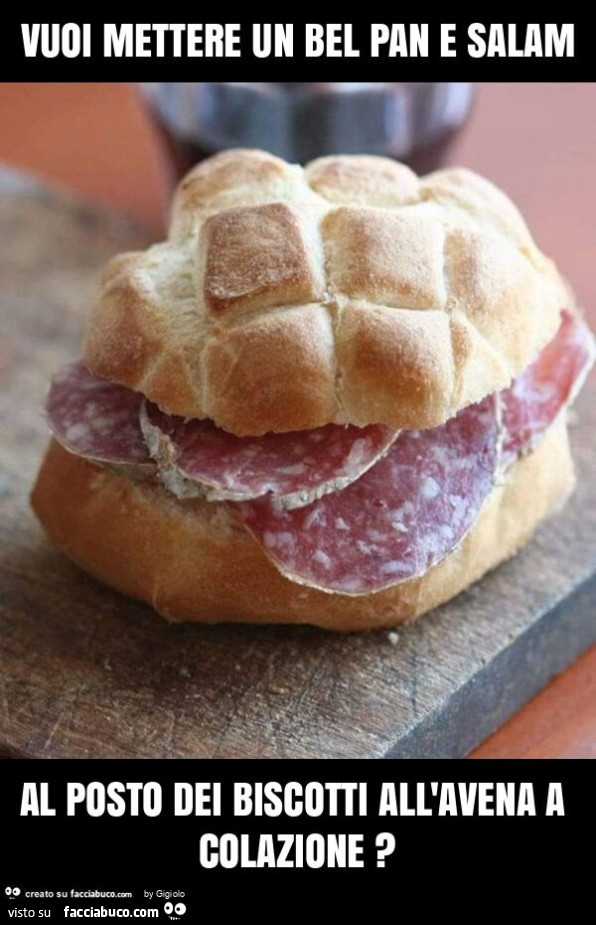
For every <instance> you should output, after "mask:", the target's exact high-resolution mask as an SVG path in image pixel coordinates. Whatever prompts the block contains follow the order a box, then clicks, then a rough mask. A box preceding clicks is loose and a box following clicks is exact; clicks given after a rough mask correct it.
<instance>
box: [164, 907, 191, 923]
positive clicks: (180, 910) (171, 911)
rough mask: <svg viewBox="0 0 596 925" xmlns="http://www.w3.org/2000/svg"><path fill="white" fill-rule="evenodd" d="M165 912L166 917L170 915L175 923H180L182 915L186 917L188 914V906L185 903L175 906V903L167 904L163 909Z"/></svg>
mask: <svg viewBox="0 0 596 925" xmlns="http://www.w3.org/2000/svg"><path fill="white" fill-rule="evenodd" d="M163 911H164V912H165V914H166V915H169V916H170V918H171V919H172V921H173V922H176V921H178V919H179V918H180V916H181V915H184V913H185V912H186V906H185V905H184V903H176V905H175V906H174V904H173V903H166V904H165V906H164V907H163Z"/></svg>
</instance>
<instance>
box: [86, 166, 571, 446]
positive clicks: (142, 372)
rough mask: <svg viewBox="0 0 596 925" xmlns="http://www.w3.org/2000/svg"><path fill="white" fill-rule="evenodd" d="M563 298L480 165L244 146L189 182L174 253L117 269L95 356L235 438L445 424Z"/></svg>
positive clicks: (541, 330) (157, 250)
mask: <svg viewBox="0 0 596 925" xmlns="http://www.w3.org/2000/svg"><path fill="white" fill-rule="evenodd" d="M566 303H569V293H568V292H567V291H566V288H565V285H564V283H563V282H562V280H561V278H560V277H559V275H558V273H557V272H556V270H555V268H554V266H553V264H552V263H551V262H550V261H548V260H547V259H546V258H545V257H543V256H542V254H541V253H540V252H539V251H538V249H537V248H536V246H535V244H534V243H533V241H532V238H531V237H530V234H529V232H528V230H527V228H526V226H525V224H524V221H523V219H522V218H521V216H520V215H519V213H518V211H517V210H516V208H515V207H514V206H513V205H512V203H511V202H510V201H509V200H508V199H507V197H506V196H505V195H504V194H503V193H501V192H500V191H499V190H497V189H496V188H495V187H494V186H492V185H491V184H490V183H488V182H487V181H486V180H483V179H481V178H480V177H478V176H476V175H475V174H473V173H471V172H469V171H467V170H461V169H448V170H441V171H438V172H436V173H433V174H430V175H429V176H426V177H423V178H420V179H419V178H418V177H417V176H416V175H415V174H414V173H413V172H412V171H411V170H410V169H409V168H408V167H405V166H403V165H401V164H397V163H395V162H394V161H391V160H388V159H386V158H377V157H327V158H322V159H319V160H316V161H313V162H312V163H311V164H309V165H307V167H306V168H304V169H303V168H301V167H299V166H293V165H289V164H287V163H285V162H284V161H282V160H280V159H279V158H276V157H273V156H272V155H270V154H266V153H264V152H259V151H245V150H235V151H228V152H225V153H223V154H220V155H217V156H216V157H213V158H210V159H209V160H207V161H205V162H203V163H202V164H200V165H199V166H197V167H196V168H195V169H194V170H192V171H191V172H190V173H189V174H188V176H187V177H186V178H185V179H184V180H183V181H182V183H181V184H180V187H179V189H178V193H177V195H176V199H175V204H174V210H173V219H172V225H171V230H170V237H169V239H168V240H167V241H166V242H165V243H162V244H157V245H155V246H154V247H152V248H150V249H149V250H148V251H146V252H143V253H134V254H125V255H122V256H120V257H117V258H116V259H115V260H114V261H112V263H111V264H110V265H109V267H108V269H107V271H106V274H105V278H104V282H103V289H102V292H101V295H100V298H99V300H98V303H97V305H96V306H95V309H94V311H93V315H92V319H91V324H90V326H89V330H88V333H87V337H86V341H85V349H84V357H85V361H86V363H87V365H88V366H89V368H90V369H91V370H92V371H93V372H95V373H96V374H97V375H99V376H102V377H105V378H107V379H110V380H112V381H114V382H119V383H122V384H123V385H126V386H129V387H130V388H132V389H135V390H137V391H140V392H142V393H143V394H144V395H145V396H147V397H148V398H149V399H151V400H152V401H154V402H156V403H157V404H158V405H160V407H161V408H162V409H163V410H164V411H167V412H169V413H170V414H178V415H183V416H185V417H189V418H211V419H213V420H214V421H215V422H216V424H218V425H219V426H220V427H222V428H224V429H226V430H229V431H231V432H233V433H235V434H238V435H249V434H253V435H258V434H262V433H265V432H266V431H270V430H273V431H295V430H303V429H309V428H314V427H318V426H321V425H324V424H326V423H329V422H334V423H340V424H341V423H352V424H356V425H359V426H363V425H366V424H370V423H376V422H382V423H384V424H387V425H389V426H391V427H395V428H408V429H417V428H429V427H435V426H437V425H439V424H442V423H443V422H445V421H446V420H447V419H448V418H450V417H452V416H453V415H454V414H455V413H456V412H457V411H459V410H460V409H462V408H464V407H466V406H467V405H469V404H470V403H472V402H475V401H478V400H479V399H481V398H483V397H484V396H485V395H487V394H489V393H493V392H495V391H497V390H499V389H502V388H504V387H506V386H508V385H509V383H510V382H511V379H512V377H513V376H515V375H517V374H518V373H519V372H520V371H521V370H522V369H524V368H525V367H526V366H527V365H528V364H529V363H530V362H531V361H532V360H533V358H534V357H535V356H536V355H537V354H538V352H539V351H540V349H541V348H542V347H543V346H544V345H545V344H546V343H547V342H548V341H549V340H550V339H551V338H552V336H553V335H554V333H555V331H556V329H557V327H558V324H559V318H560V310H561V308H562V306H564V305H565V304H566Z"/></svg>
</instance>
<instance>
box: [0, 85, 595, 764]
mask: <svg viewBox="0 0 596 925" xmlns="http://www.w3.org/2000/svg"><path fill="white" fill-rule="evenodd" d="M0 125H1V131H0V159H2V160H5V161H8V162H9V163H12V164H15V165H17V166H20V167H24V168H28V169H30V170H32V171H34V172H36V173H38V174H40V175H42V176H44V177H47V178H50V179H52V180H55V181H58V182H60V183H62V184H65V185H67V186H69V187H72V188H74V189H76V190H78V191H79V192H81V193H82V194H83V195H85V196H86V197H89V198H92V199H96V200H98V201H103V202H110V203H112V204H113V205H115V206H117V207H118V208H119V209H121V210H123V211H125V212H127V213H128V214H130V215H131V216H133V217H134V218H137V219H138V220H139V221H142V222H144V223H146V224H148V225H149V226H150V227H151V229H152V230H153V231H154V232H155V235H156V237H157V236H159V234H160V233H161V231H162V229H163V221H164V215H165V202H166V184H165V179H164V170H163V161H162V158H161V155H160V151H159V146H158V144H157V141H156V138H155V137H154V135H153V133H152V130H151V127H150V125H149V122H148V120H147V118H146V116H145V113H144V112H143V109H142V107H141V105H140V103H139V101H138V98H137V96H136V93H135V91H134V89H133V88H131V87H130V86H127V85H125V84H97V83H95V84H77V83H71V84H49V83H48V84H0ZM452 159H453V160H456V161H457V162H458V163H462V164H465V165H466V166H468V167H472V168H474V169H476V170H478V171H480V172H481V173H484V174H485V175H487V176H488V177H490V179H492V180H494V181H495V182H496V183H498V184H499V185H500V186H502V187H503V188H504V189H505V190H506V192H508V193H509V194H510V195H511V196H512V198H513V199H514V200H515V201H516V202H517V203H518V205H519V206H520V207H521V209H522V211H523V213H524V215H525V217H526V219H527V221H528V223H529V225H530V227H531V228H532V230H533V231H534V234H535V237H536V240H537V242H538V244H539V245H540V246H541V247H542V248H543V250H545V251H546V253H548V254H550V255H552V256H554V257H555V258H556V260H557V263H558V264H559V266H560V267H561V268H562V270H563V272H564V273H565V274H566V275H567V276H568V277H569V279H570V280H572V281H573V286H574V289H575V291H576V293H577V295H578V299H579V301H580V302H581V304H582V305H583V306H584V307H585V309H586V313H587V315H588V318H589V319H590V320H591V323H592V326H593V327H594V328H596V271H595V266H594V264H595V259H596V250H595V243H596V180H595V175H596V84H488V85H483V86H480V87H479V89H478V96H477V101H476V105H475V108H474V111H473V114H472V117H471V119H470V122H469V124H468V126H467V127H466V129H465V130H464V132H463V133H462V135H461V136H460V138H459V140H458V142H457V147H456V149H455V151H454V155H453V158H452ZM594 619H596V614H595V615H594ZM472 757H474V758H549V757H555V758H596V648H593V649H591V650H590V651H589V652H588V653H586V654H585V655H584V656H583V657H582V658H581V659H580V660H579V661H578V662H576V664H575V665H574V666H572V667H571V668H569V669H568V670H567V671H566V672H564V673H563V674H562V675H560V676H559V677H558V678H556V679H555V680H554V681H552V682H551V683H550V684H549V685H548V687H547V688H546V689H545V690H544V691H542V693H540V694H539V695H538V696H537V697H535V698H534V700H532V701H531V702H530V703H529V704H528V705H526V706H525V707H524V708H523V709H522V710H521V711H520V712H519V713H517V714H516V716H514V717H513V718H512V719H511V720H509V722H507V723H506V724H505V725H504V726H503V727H502V728H501V729H500V730H499V731H498V732H496V733H495V734H494V735H493V736H491V737H490V738H489V739H488V740H487V741H486V742H485V743H484V744H483V745H482V746H481V747H480V748H478V749H477V750H476V751H475V752H474V754H473V756H472Z"/></svg>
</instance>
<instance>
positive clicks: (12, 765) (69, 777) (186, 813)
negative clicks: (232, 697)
mask: <svg viewBox="0 0 596 925" xmlns="http://www.w3.org/2000/svg"><path fill="white" fill-rule="evenodd" d="M589 768H590V766H589V765H588V764H587V763H585V762H579V761H576V762H562V761H559V762H555V761H541V762H533V761H525V762H514V761H500V762H491V763H490V765H486V764H484V763H480V762H477V761H469V762H465V763H464V762H460V763H458V764H457V765H454V764H453V763H452V762H446V761H435V762H422V761H410V762H408V763H407V764H404V763H403V762H402V763H396V762H379V763H369V762H366V763H365V762H358V761H336V762H334V763H333V764H329V763H325V762H321V761H316V762H315V761H303V762H300V763H297V762H290V761H277V762H273V763H272V762H269V761H212V762H200V761H192V760H188V761H178V762H167V761H144V762H139V761H128V760H120V761H117V760H106V761H84V762H83V761H46V762H43V763H42V762H39V761H36V762H28V761H22V760H20V761H12V762H5V763H4V771H5V774H4V779H5V782H4V788H3V797H2V799H3V804H4V805H3V820H4V833H5V844H6V845H8V846H9V851H8V853H7V858H6V862H5V864H4V867H3V882H2V890H3V892H4V903H5V908H6V909H7V910H8V914H9V918H13V917H15V915H16V913H15V914H11V910H14V909H32V910H35V915H36V916H40V917H41V914H40V910H49V911H50V913H51V916H50V917H52V916H53V917H56V918H67V919H68V918H72V917H85V918H91V917H98V918H101V917H104V918H105V917H109V915H108V913H107V912H105V913H102V912H101V911H99V912H97V911H93V910H99V909H101V908H102V907H103V908H104V909H105V910H108V909H125V910H129V911H128V912H125V913H118V914H117V917H135V918H139V917H158V918H159V920H160V921H167V920H168V919H171V918H172V917H174V918H175V917H176V916H178V917H179V918H184V919H185V921H188V922H195V921H198V918H199V911H200V909H201V903H204V897H205V893H204V891H205V889H207V888H209V889H211V888H212V887H214V886H216V885H217V886H218V887H221V886H223V885H224V884H226V885H227V886H228V888H230V887H231V886H232V884H236V883H238V884H241V885H242V889H243V890H244V889H245V888H248V887H249V886H252V887H254V888H255V889H257V888H260V889H263V888H264V885H265V883H267V884H269V883H270V881H275V882H279V881H280V880H281V881H283V882H284V883H287V884H288V885H289V886H290V888H292V885H293V886H297V884H298V883H300V882H302V880H303V879H304V878H305V877H307V878H308V880H309V882H310V881H312V882H313V883H316V882H317V880H318V882H323V880H325V882H327V881H328V879H329V878H335V880H336V882H337V883H342V884H343V883H346V882H349V883H350V885H351V887H352V888H354V889H359V888H360V887H361V886H362V885H363V884H364V883H367V882H368V881H370V880H374V882H375V883H377V882H378V883H379V884H380V885H382V884H383V883H384V884H385V885H388V884H395V882H396V878H398V879H399V880H400V882H407V881H404V878H405V877H406V876H407V875H408V872H411V871H416V870H419V868H420V865H421V864H422V863H426V864H431V865H435V864H436V868H437V869H436V871H433V872H432V879H433V883H434V884H437V883H438V882H439V880H440V879H442V878H444V877H446V876H447V872H448V871H453V870H454V869H455V870H456V871H458V873H457V876H458V878H460V877H461V875H462V869H461V865H462V864H465V870H466V876H471V875H472V873H473V871H474V870H475V869H476V870H481V869H482V868H483V867H486V864H487V863H488V859H489V857H493V856H494V855H495V853H496V854H497V855H498V854H500V857H499V858H498V863H500V864H503V863H505V862H506V863H507V865H508V866H509V867H512V866H513V867H515V865H516V864H517V863H519V864H522V865H523V864H524V863H525V859H527V858H528V857H531V858H532V859H533V861H534V862H536V863H538V862H542V863H544V865H545V867H544V870H545V871H546V870H547V869H548V867H550V866H551V865H552V864H553V863H554V855H553V850H554V848H553V846H559V849H560V847H561V846H563V845H566V846H567V848H566V850H567V851H568V852H570V853H573V852H575V851H576V846H577V844H578V841H577V839H578V833H580V831H581V828H582V826H588V828H589V825H590V822H591V821H593V797H592V794H591V774H590V772H589ZM504 845H506V846H507V847H506V852H507V855H506V857H504V856H503V855H502V851H503V846H504ZM455 846H459V848H457V850H456V847H455ZM559 849H557V850H559ZM429 876H430V874H429ZM321 878H322V879H321ZM346 878H348V879H346ZM230 895H232V894H230ZM176 907H178V912H176ZM182 907H184V911H183V912H182V911H181V910H182ZM72 910H75V911H74V912H73V911H72ZM77 910H91V911H90V912H85V911H82V912H77ZM142 910H145V911H142ZM148 910H154V911H152V912H151V913H150V914H149V912H148ZM155 910H157V911H156V912H155ZM21 914H23V913H18V915H19V916H21ZM27 914H28V915H29V913H27ZM114 915H115V916H116V913H114ZM30 917H31V916H30ZM7 920H9V919H7Z"/></svg>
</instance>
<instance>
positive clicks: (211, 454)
mask: <svg viewBox="0 0 596 925" xmlns="http://www.w3.org/2000/svg"><path fill="white" fill-rule="evenodd" d="M141 423H142V429H143V433H144V435H145V439H146V441H147V445H148V446H149V449H150V452H151V455H152V456H153V458H154V459H156V460H157V461H158V463H159V465H160V469H161V477H162V479H163V481H164V483H165V484H166V486H167V487H168V488H169V489H170V490H171V491H173V492H175V493H176V494H177V495H178V496H179V497H188V496H192V495H195V496H196V495H200V496H202V497H204V498H207V499H208V500H211V501H215V500H230V501H241V500H246V499H251V498H258V497H261V496H263V495H272V496H275V499H276V503H277V504H278V505H281V506H283V507H285V508H296V507H303V506H304V505H306V504H310V503H311V502H312V501H314V500H316V499H317V498H320V497H322V496H323V495H325V494H327V493H328V492H332V491H338V490H339V489H343V488H345V486H346V485H349V484H350V483H351V482H353V481H355V480H356V479H358V478H360V477H361V476H362V474H363V473H364V472H366V471H367V469H370V467H371V466H373V465H374V464H375V463H376V462H377V461H378V460H379V459H380V458H381V457H382V456H383V454H384V453H386V451H387V450H388V449H389V447H390V446H391V444H392V443H393V441H394V440H395V437H396V431H394V430H392V429H391V428H389V427H385V426H384V425H383V424H371V425H369V426H368V427H354V426H352V425H348V426H345V427H343V426H338V425H337V424H328V425H326V426H325V427H318V428H316V429H315V430H305V431H298V432H292V433H283V434H274V433H269V434H264V435H263V436H261V437H236V436H235V435H234V434H230V433H227V431H225V430H221V428H219V427H216V426H215V424H213V423H212V422H211V421H207V420H205V421H199V420H188V421H187V420H185V419H184V418H180V417H174V416H171V415H168V414H164V413H163V412H162V411H160V409H159V408H158V407H157V406H156V405H154V404H151V403H150V402H145V404H144V407H143V411H142V414H141Z"/></svg>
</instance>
